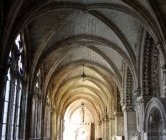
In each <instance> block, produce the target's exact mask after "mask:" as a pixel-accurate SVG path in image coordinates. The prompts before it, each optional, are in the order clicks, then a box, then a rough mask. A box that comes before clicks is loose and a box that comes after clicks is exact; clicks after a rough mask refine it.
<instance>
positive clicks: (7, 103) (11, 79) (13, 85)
mask: <svg viewBox="0 0 166 140" xmlns="http://www.w3.org/2000/svg"><path fill="white" fill-rule="evenodd" d="M23 45H24V43H23V41H22V39H21V34H19V35H18V36H17V37H16V39H15V42H14V43H13V46H12V47H11V50H10V52H9V56H8V69H7V75H6V84H5V90H4V96H3V102H4V103H3V121H2V125H1V126H2V128H1V129H2V131H1V140H6V139H9V140H13V139H19V130H20V113H21V100H22V94H23V81H24V72H25V64H24V55H25V54H24V49H23V48H24V46H23Z"/></svg>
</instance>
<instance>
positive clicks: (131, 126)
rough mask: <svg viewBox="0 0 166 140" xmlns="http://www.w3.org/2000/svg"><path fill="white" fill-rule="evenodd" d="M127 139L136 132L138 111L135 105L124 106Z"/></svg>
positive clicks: (129, 139)
mask: <svg viewBox="0 0 166 140" xmlns="http://www.w3.org/2000/svg"><path fill="white" fill-rule="evenodd" d="M122 110H123V114H124V135H125V140H131V138H132V136H134V134H135V132H136V113H135V111H134V109H133V107H130V106H126V105H125V106H123V107H122Z"/></svg>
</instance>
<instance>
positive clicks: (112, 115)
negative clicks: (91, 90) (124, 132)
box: [108, 111, 115, 140]
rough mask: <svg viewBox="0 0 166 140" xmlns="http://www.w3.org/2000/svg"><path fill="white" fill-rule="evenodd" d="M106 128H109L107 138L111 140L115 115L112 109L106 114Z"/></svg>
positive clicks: (113, 133)
mask: <svg viewBox="0 0 166 140" xmlns="http://www.w3.org/2000/svg"><path fill="white" fill-rule="evenodd" d="M108 125H109V126H108V127H109V128H108V129H109V140H112V137H113V136H115V116H114V114H113V112H112V111H110V114H109V116H108Z"/></svg>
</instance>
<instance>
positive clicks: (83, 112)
mask: <svg viewBox="0 0 166 140" xmlns="http://www.w3.org/2000/svg"><path fill="white" fill-rule="evenodd" d="M81 112H82V119H81V121H82V122H84V118H85V111H84V103H83V102H82V104H81Z"/></svg>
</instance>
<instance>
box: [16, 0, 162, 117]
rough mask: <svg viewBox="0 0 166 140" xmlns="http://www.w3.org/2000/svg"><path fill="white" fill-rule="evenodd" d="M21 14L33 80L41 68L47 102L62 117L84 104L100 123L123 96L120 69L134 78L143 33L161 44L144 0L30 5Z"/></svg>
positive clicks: (76, 0)
mask: <svg viewBox="0 0 166 140" xmlns="http://www.w3.org/2000/svg"><path fill="white" fill-rule="evenodd" d="M157 2H158V4H159V6H161V7H162V8H163V9H164V6H165V3H164V5H163V4H162V3H160V1H157ZM20 11H22V12H20V14H19V15H18V19H19V18H20V17H21V18H20V19H21V20H19V21H20V22H18V24H19V25H20V27H19V28H24V29H25V30H26V33H27V34H26V35H27V37H28V40H29V41H28V42H29V45H28V46H29V47H30V49H29V51H30V53H31V55H32V66H33V67H32V75H34V74H35V73H36V72H37V71H38V69H39V68H41V67H42V69H43V72H44V81H45V84H44V92H46V93H47V100H48V101H49V103H50V104H51V105H52V106H53V108H55V109H57V110H58V111H59V112H60V113H61V114H64V113H65V111H66V109H67V107H71V108H72V106H73V103H75V104H74V105H75V106H80V104H81V102H84V103H85V104H87V105H88V106H90V108H91V109H92V110H95V112H96V114H99V116H100V117H101V115H102V112H103V111H104V110H105V107H108V109H109V110H111V109H112V107H113V104H114V101H115V98H116V96H117V95H116V94H117V87H118V88H119V89H118V90H119V91H121V88H122V82H123V81H122V77H123V72H122V71H123V64H124V63H126V64H127V65H128V67H129V68H130V71H131V73H132V75H133V78H134V79H135V78H136V73H137V57H138V55H139V51H138V50H139V49H140V42H141V39H142V33H143V31H144V30H147V31H149V32H150V34H151V35H152V36H153V37H154V39H155V41H156V42H157V41H158V42H161V43H163V42H164V40H163V36H164V34H163V36H162V35H160V36H158V37H157V35H158V34H159V32H160V31H161V28H160V23H159V22H158V19H157V17H156V16H155V14H153V12H152V8H151V6H150V3H149V2H148V1H146V0H136V1H134V2H133V1H132V2H131V1H130V0H48V1H39V0H33V1H32V0H28V1H24V2H23V3H22V6H21V8H20ZM163 13H165V11H163ZM161 34H162V33H161ZM83 69H84V70H83ZM83 71H84V73H85V75H86V77H85V80H84V81H83V78H82V76H81V75H82V74H83ZM75 106H73V109H74V108H75Z"/></svg>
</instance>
